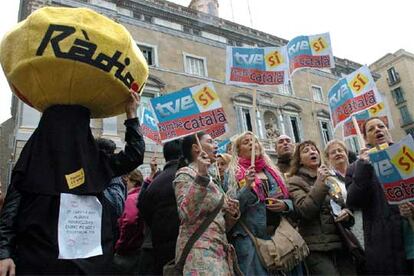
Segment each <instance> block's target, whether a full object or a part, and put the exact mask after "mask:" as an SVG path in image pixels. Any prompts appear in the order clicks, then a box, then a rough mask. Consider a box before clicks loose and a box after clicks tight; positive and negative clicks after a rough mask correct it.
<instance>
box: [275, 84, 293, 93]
mask: <svg viewBox="0 0 414 276" xmlns="http://www.w3.org/2000/svg"><path fill="white" fill-rule="evenodd" d="M277 91H278V92H279V93H280V94H283V95H290V96H291V95H293V89H292V82H291V81H289V83H288V84H281V85H278V86H277Z"/></svg>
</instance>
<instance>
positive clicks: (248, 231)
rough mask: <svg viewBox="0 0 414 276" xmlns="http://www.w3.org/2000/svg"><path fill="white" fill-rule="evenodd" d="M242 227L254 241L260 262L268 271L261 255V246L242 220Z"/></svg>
mask: <svg viewBox="0 0 414 276" xmlns="http://www.w3.org/2000/svg"><path fill="white" fill-rule="evenodd" d="M240 225H241V226H242V227H243V229H244V231H246V233H247V234H248V235H249V237H250V239H251V240H252V242H253V244H254V247H255V248H256V253H257V256H258V257H259V260H260V262H261V263H262V265H263V267H264V268H266V269H267V267H266V262H265V261H264V259H263V257H262V254H261V253H260V248H259V245H258V244H257V240H256V237H255V236H253V234H252V232H250V230H249V228H248V227H247V225H246V224H244V222H243V221H241V220H240Z"/></svg>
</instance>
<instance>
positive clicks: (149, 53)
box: [137, 43, 158, 66]
mask: <svg viewBox="0 0 414 276" xmlns="http://www.w3.org/2000/svg"><path fill="white" fill-rule="evenodd" d="M137 46H138V48H139V49H140V50H141V52H142V54H143V55H144V58H145V60H146V61H147V63H148V66H157V65H158V62H157V48H156V47H155V46H153V45H148V44H141V43H137Z"/></svg>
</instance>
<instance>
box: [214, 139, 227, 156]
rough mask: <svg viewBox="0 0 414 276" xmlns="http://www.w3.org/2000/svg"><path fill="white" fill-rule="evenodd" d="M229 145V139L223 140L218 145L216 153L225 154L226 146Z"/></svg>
mask: <svg viewBox="0 0 414 276" xmlns="http://www.w3.org/2000/svg"><path fill="white" fill-rule="evenodd" d="M228 144H230V139H225V140H223V141H221V142H220V143H218V145H217V146H218V150H217V153H226V152H227V150H226V149H227V145H228Z"/></svg>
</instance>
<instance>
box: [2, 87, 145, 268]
mask: <svg viewBox="0 0 414 276" xmlns="http://www.w3.org/2000/svg"><path fill="white" fill-rule="evenodd" d="M139 103H140V96H139V95H138V94H136V93H133V92H132V93H131V98H130V99H129V100H128V101H127V103H126V106H125V109H126V115H127V120H126V121H125V123H124V124H125V126H126V133H125V141H126V146H125V150H124V151H121V152H120V153H118V154H114V155H107V154H105V153H104V152H103V151H101V150H99V148H98V146H97V144H96V142H95V140H94V138H93V136H92V133H91V130H90V127H89V123H90V111H89V110H88V109H87V108H85V107H82V106H79V105H55V106H51V107H49V108H47V109H46V110H45V111H44V113H43V115H42V117H41V119H40V122H39V126H38V128H37V129H36V130H35V131H34V133H33V135H32V136H31V137H30V139H29V140H28V141H27V143H26V145H25V146H24V148H23V150H22V153H21V155H20V158H19V160H18V161H17V163H16V166H15V167H14V169H13V172H12V179H11V183H10V185H9V188H8V192H7V195H6V199H5V203H4V208H3V209H2V212H1V214H0V274H1V275H7V273H9V274H14V270H15V269H16V273H17V274H18V275H25V274H32V275H33V274H34V275H36V274H37V275H39V274H55V275H56V274H75V275H79V274H105V273H108V271H107V266H106V264H107V263H110V261H111V259H112V255H113V244H114V240H113V239H114V237H113V233H112V228H111V208H113V206H111V204H110V202H109V200H108V198H106V197H105V195H104V193H103V192H104V191H105V189H106V188H107V187H108V185H109V183H110V180H111V179H112V178H113V177H115V176H119V175H123V174H126V173H128V172H129V171H131V170H132V169H134V168H136V167H137V166H139V165H140V164H142V162H143V157H144V152H145V143H144V140H143V137H142V134H141V133H140V130H139V121H138V118H137V117H136V110H137V108H138V106H139ZM74 172H75V173H77V175H78V176H79V175H80V176H82V175H83V177H80V179H81V181H79V182H77V184H78V186H71V185H70V181H69V180H68V177H69V178H70V175H71V174H72V173H74ZM63 193H69V194H73V195H77V196H95V197H96V198H97V199H98V200H99V202H100V203H101V205H102V218H101V219H102V227H101V246H102V251H103V254H102V255H98V256H94V257H89V258H84V259H69V260H68V259H66V260H63V259H58V255H59V248H58V235H57V233H58V229H57V228H58V227H57V225H58V217H59V206H60V199H61V196H62V194H63ZM15 264H16V265H15Z"/></svg>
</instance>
